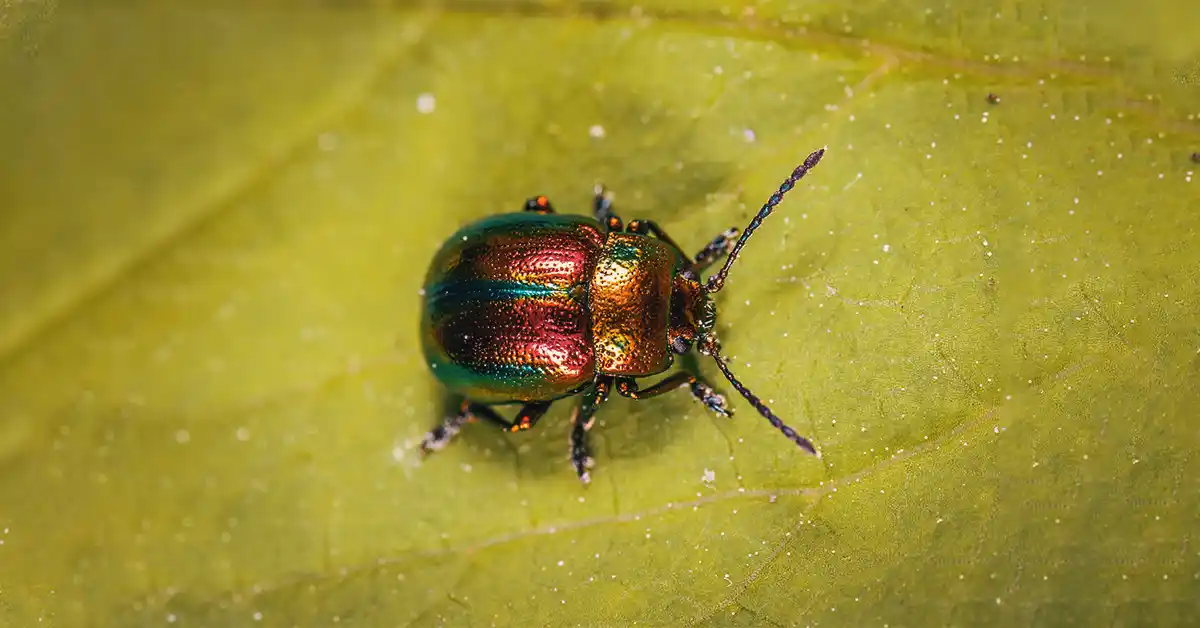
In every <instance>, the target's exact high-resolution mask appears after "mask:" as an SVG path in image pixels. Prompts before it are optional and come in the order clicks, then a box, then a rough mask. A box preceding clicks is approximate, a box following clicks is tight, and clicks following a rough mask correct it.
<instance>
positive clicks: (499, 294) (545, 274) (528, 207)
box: [421, 149, 825, 483]
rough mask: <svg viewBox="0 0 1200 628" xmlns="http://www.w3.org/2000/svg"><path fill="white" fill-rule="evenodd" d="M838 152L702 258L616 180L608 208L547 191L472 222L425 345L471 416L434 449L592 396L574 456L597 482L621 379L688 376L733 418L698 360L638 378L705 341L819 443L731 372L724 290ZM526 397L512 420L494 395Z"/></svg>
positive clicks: (670, 380) (444, 255)
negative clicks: (799, 190)
mask: <svg viewBox="0 0 1200 628" xmlns="http://www.w3.org/2000/svg"><path fill="white" fill-rule="evenodd" d="M824 153H825V151H824V150H823V149H822V150H818V151H816V152H814V153H812V154H811V155H809V156H808V158H807V159H805V161H804V163H803V164H801V165H800V166H798V167H797V168H796V169H795V170H794V171H793V172H792V174H791V176H789V177H788V178H787V180H786V181H784V182H783V184H781V185H780V186H779V190H778V191H777V192H776V193H775V194H773V195H771V198H770V200H768V201H767V203H766V204H764V205H763V206H762V209H760V210H759V212H758V214H757V215H755V217H754V219H753V220H751V221H750V224H749V225H748V226H747V227H746V230H745V232H744V233H742V236H741V237H740V238H738V239H737V241H736V242H735V241H734V240H733V237H734V236H735V235H737V233H738V230H737V229H736V228H734V229H729V230H727V231H725V232H724V233H722V234H720V235H718V236H717V237H716V238H714V239H713V240H712V241H711V242H710V243H709V244H708V245H707V246H705V247H704V249H703V250H701V251H700V252H699V253H698V254H697V255H695V256H694V257H689V256H688V255H686V254H684V253H683V251H682V249H680V248H679V246H678V245H677V244H675V242H674V241H673V240H671V238H670V237H668V236H667V234H666V233H664V232H663V230H662V229H661V228H659V227H658V225H656V224H655V223H654V222H651V221H648V220H634V221H632V222H630V223H629V224H628V225H624V224H623V223H622V221H621V219H620V218H618V217H617V216H616V214H614V213H613V209H612V202H611V200H610V198H609V196H608V195H607V194H606V193H605V190H604V188H603V187H602V186H597V188H596V197H595V204H594V213H595V218H594V219H592V218H587V217H584V216H572V215H562V214H557V213H555V211H554V208H553V207H552V206H551V204H550V202H549V200H547V199H546V197H544V196H537V197H534V198H531V199H529V200H528V201H526V202H525V207H524V210H525V211H523V212H521V213H514V214H501V215H498V216H492V217H489V218H485V219H483V220H480V221H478V222H476V223H474V224H471V225H468V226H466V227H464V228H462V229H460V230H459V231H458V232H457V233H455V234H454V235H453V236H451V237H450V239H449V240H447V241H446V243H445V244H444V245H443V246H442V248H441V250H439V251H438V253H437V254H436V255H435V256H434V258H433V262H432V263H431V264H430V267H429V272H428V274H427V275H426V279H425V287H424V290H423V295H424V302H423V304H422V311H421V343H422V348H423V350H424V354H425V360H426V362H427V363H428V364H429V367H430V369H431V370H432V372H433V374H434V376H435V377H437V378H438V379H439V380H440V381H441V382H442V384H443V385H444V386H446V388H447V389H449V390H450V391H451V392H452V393H454V394H456V395H460V396H462V397H463V399H464V400H463V402H462V405H461V407H460V408H459V411H458V413H457V414H455V415H453V416H450V417H447V418H446V419H445V420H444V421H443V422H442V423H441V424H440V425H438V426H437V427H435V428H434V429H433V430H432V431H430V432H429V434H427V435H426V436H425V439H424V440H423V442H422V444H421V447H422V450H423V451H424V452H430V451H435V450H438V449H441V448H442V447H444V446H445V445H446V444H447V443H448V442H449V441H450V439H451V438H453V437H454V435H455V434H457V433H458V432H459V430H460V429H461V428H462V426H463V424H465V423H467V422H469V421H474V420H476V419H484V420H486V421H489V422H492V423H495V424H497V425H500V426H502V427H504V428H505V429H507V430H511V431H514V432H516V431H520V430H527V429H529V428H532V427H533V426H534V425H535V424H536V423H537V421H538V419H540V418H541V417H542V416H543V415H544V414H545V413H546V410H547V409H549V407H550V404H551V403H553V402H554V401H555V400H558V399H562V398H564V397H570V396H575V395H579V396H580V397H581V401H580V403H579V405H578V406H576V408H575V413H574V416H573V418H572V424H573V428H572V430H571V463H572V465H573V466H574V468H575V472H576V473H577V474H578V475H579V479H580V480H582V481H583V482H585V483H586V482H589V481H590V479H591V477H590V474H589V472H588V469H590V468H591V467H592V465H593V460H592V457H591V456H590V455H589V453H588V447H587V432H588V430H589V429H590V428H591V426H592V421H593V417H594V416H595V413H596V408H597V407H598V406H599V405H600V404H601V403H603V402H604V401H605V400H606V399H607V398H608V395H609V392H610V391H611V390H612V389H613V388H614V387H615V388H616V390H617V393H618V394H620V395H623V396H625V397H630V398H633V399H646V398H649V397H654V396H657V395H660V394H662V393H664V392H667V391H669V390H674V389H676V388H679V387H682V386H688V387H689V388H690V389H691V392H692V395H694V396H695V397H696V399H698V400H699V401H700V402H701V403H703V404H704V405H705V407H707V408H708V409H709V410H712V411H713V412H716V413H717V414H720V415H723V416H730V414H731V409H730V408H729V406H728V405H727V404H726V401H725V397H724V396H722V395H720V394H718V393H717V392H716V391H715V390H714V389H713V388H712V386H710V385H709V384H708V383H706V382H705V381H704V379H703V378H702V377H701V376H700V374H699V373H694V372H690V371H686V370H684V371H680V372H677V373H675V374H673V375H670V376H667V377H666V378H664V379H662V380H661V381H659V382H657V383H655V384H653V385H651V386H649V387H648V388H641V389H639V388H638V385H637V382H636V380H637V378H641V377H648V376H651V375H656V374H658V373H662V372H664V371H666V370H667V369H668V368H670V367H671V365H672V364H673V362H674V356H675V354H683V353H687V352H688V351H690V350H691V349H692V348H693V346H694V347H695V348H696V349H698V350H699V352H700V353H701V354H703V355H707V356H711V357H712V358H713V359H714V360H715V361H716V363H717V367H718V368H719V369H720V370H721V372H722V373H723V374H724V375H725V378H726V379H728V380H729V383H730V384H732V385H733V387H734V389H736V390H737V391H738V392H739V393H741V395H742V396H743V397H745V398H746V400H747V401H749V402H750V404H751V405H753V406H754V407H755V409H757V410H758V412H759V413H760V414H762V415H763V416H764V417H766V419H767V420H768V421H770V422H771V424H772V425H774V426H775V427H776V428H777V429H778V430H780V431H781V432H782V433H783V434H784V435H785V436H787V437H788V438H790V439H791V440H792V441H793V442H795V443H796V444H797V445H799V446H800V447H803V448H804V449H805V450H807V451H809V452H811V453H813V454H817V450H816V448H814V447H813V445H812V443H810V442H809V441H808V439H806V438H804V437H803V436H800V435H799V434H797V433H796V432H795V430H793V429H792V428H790V427H788V426H787V425H785V424H784V423H783V421H782V420H780V419H779V417H777V416H775V414H774V413H773V412H771V410H770V409H769V408H767V406H766V404H764V403H763V402H762V401H761V400H760V399H759V398H758V397H756V396H754V394H753V393H751V392H750V391H749V390H748V389H747V388H746V387H745V386H743V385H742V384H741V383H740V382H739V381H738V380H737V378H735V377H734V376H733V373H731V372H730V371H729V366H728V365H727V364H726V362H725V360H724V359H723V358H722V357H721V352H720V343H719V342H718V341H717V336H716V333H715V331H714V330H715V327H716V307H715V305H714V304H713V301H712V298H711V296H712V295H713V294H714V293H716V292H718V291H719V290H721V288H722V287H723V286H724V284H725V277H726V275H727V274H728V273H729V269H730V267H731V266H732V265H733V262H734V261H735V260H736V259H737V256H738V254H739V253H740V252H741V249H742V246H744V245H745V243H746V241H747V240H748V239H749V238H750V235H751V234H753V233H754V230H755V229H757V228H758V227H759V225H760V224H762V221H763V219H765V218H766V217H767V216H768V215H770V213H771V212H772V211H774V209H775V207H776V206H777V205H778V204H779V202H780V201H781V200H783V195H784V194H786V193H787V192H788V190H791V189H792V187H794V186H795V184H796V182H797V181H799V180H800V178H802V177H803V176H804V175H805V174H807V173H808V171H809V170H810V169H812V168H813V167H814V166H816V165H817V163H818V162H819V161H820V160H821V157H822V155H824ZM725 255H728V259H726V261H725V265H724V266H723V267H722V268H721V270H720V271H719V272H717V273H716V274H715V275H713V276H712V277H710V278H709V279H708V281H707V282H704V283H702V282H701V279H700V273H701V272H702V271H704V270H705V269H706V268H708V267H709V266H711V265H712V264H713V263H715V262H716V261H717V260H719V259H720V258H721V257H723V256H725ZM513 403H517V404H521V405H522V407H521V410H520V411H519V412H518V413H517V416H516V418H515V419H514V420H512V421H509V420H506V419H505V418H503V417H501V416H500V415H499V414H497V413H496V411H495V410H493V409H492V408H491V407H489V406H491V405H500V404H513ZM818 455H819V454H818Z"/></svg>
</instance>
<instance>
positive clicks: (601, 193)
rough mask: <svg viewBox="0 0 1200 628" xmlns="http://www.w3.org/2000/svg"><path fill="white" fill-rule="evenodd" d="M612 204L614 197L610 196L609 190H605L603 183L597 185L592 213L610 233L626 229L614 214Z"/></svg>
mask: <svg viewBox="0 0 1200 628" xmlns="http://www.w3.org/2000/svg"><path fill="white" fill-rule="evenodd" d="M612 204H613V203H612V195H611V194H609V192H608V188H605V187H604V184H603V183H597V184H596V196H595V198H594V199H593V200H592V213H593V214H595V215H596V220H597V221H599V223H600V224H602V225H604V226H605V228H607V229H608V231H609V232H610V233H611V232H613V231H621V230H622V229H623V228H624V227H623V223H622V222H621V218H620V216H617V215H616V213H614V212H613V208H612Z"/></svg>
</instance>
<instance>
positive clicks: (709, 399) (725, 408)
mask: <svg viewBox="0 0 1200 628" xmlns="http://www.w3.org/2000/svg"><path fill="white" fill-rule="evenodd" d="M691 389H692V396H694V397H695V398H696V399H697V400H698V401H699V402H700V403H702V404H704V407H706V408H708V409H709V410H712V411H713V412H715V413H717V414H719V415H721V416H723V417H727V418H728V417H732V416H733V408H730V407H729V401H728V400H726V399H725V395H722V394H720V393H718V392H717V391H716V390H713V387H712V386H709V385H708V384H705V383H704V382H702V381H700V380H696V381H693V382H692V383H691Z"/></svg>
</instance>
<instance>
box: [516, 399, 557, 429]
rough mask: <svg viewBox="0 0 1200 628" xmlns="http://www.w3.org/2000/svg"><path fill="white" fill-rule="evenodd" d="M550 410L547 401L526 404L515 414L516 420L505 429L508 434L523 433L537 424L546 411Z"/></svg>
mask: <svg viewBox="0 0 1200 628" xmlns="http://www.w3.org/2000/svg"><path fill="white" fill-rule="evenodd" d="M549 409H550V402H549V401H535V402H533V403H527V404H525V405H524V407H522V408H521V411H520V412H519V413H517V418H516V419H515V420H514V421H513V422H512V423H510V424H508V425H507V426H505V427H506V429H508V431H510V432H523V431H525V430H527V429H529V428H531V427H533V426H534V425H536V424H537V422H538V420H539V419H541V418H542V416H544V415H545V414H546V410H549Z"/></svg>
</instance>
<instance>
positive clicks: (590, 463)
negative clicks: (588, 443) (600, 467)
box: [572, 454, 596, 484]
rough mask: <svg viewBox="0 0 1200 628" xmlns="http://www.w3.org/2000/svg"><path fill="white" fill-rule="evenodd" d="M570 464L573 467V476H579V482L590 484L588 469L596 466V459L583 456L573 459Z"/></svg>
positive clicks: (590, 477)
mask: <svg viewBox="0 0 1200 628" xmlns="http://www.w3.org/2000/svg"><path fill="white" fill-rule="evenodd" d="M572 462H573V463H574V465H575V474H576V475H578V476H579V481H580V482H583V483H584V484H591V482H592V474H591V473H588V469H591V468H592V467H594V466H596V459H595V458H593V457H591V456H588V455H586V454H585V455H584V456H583V457H577V458H575V459H574V460H572Z"/></svg>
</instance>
